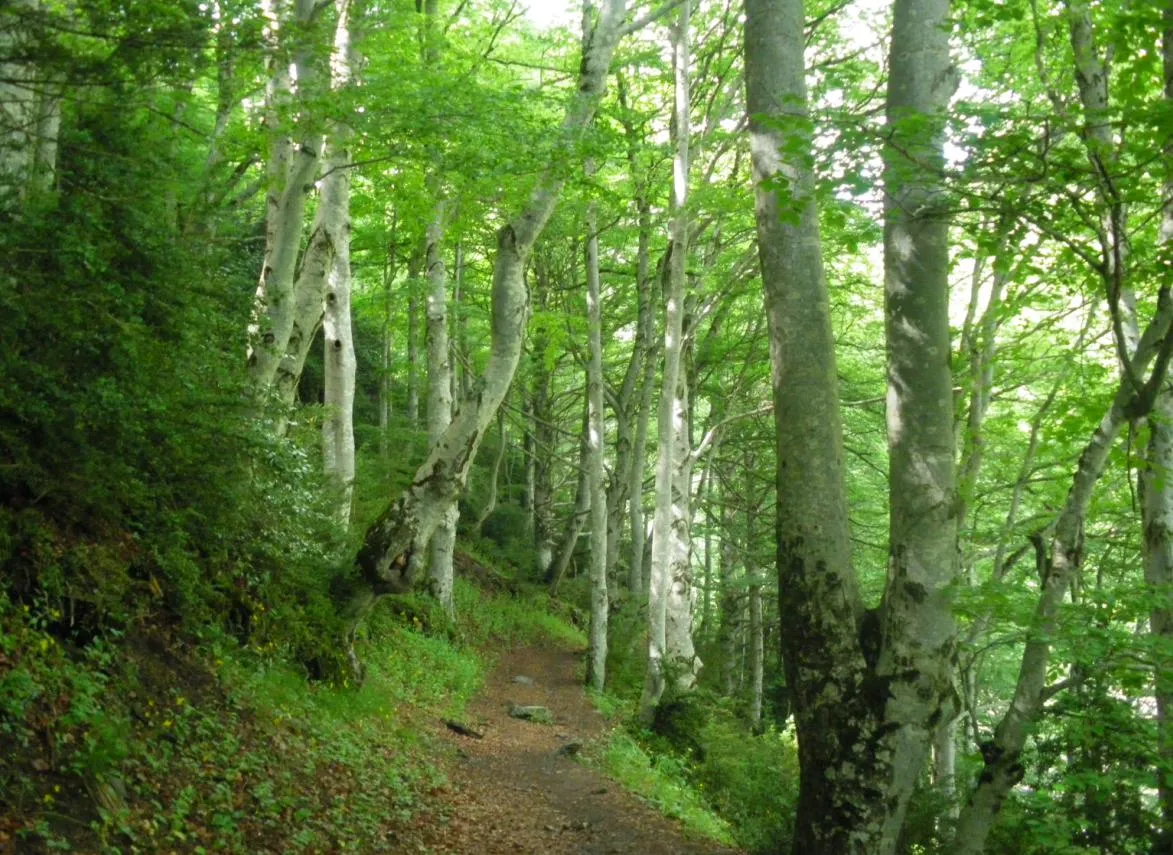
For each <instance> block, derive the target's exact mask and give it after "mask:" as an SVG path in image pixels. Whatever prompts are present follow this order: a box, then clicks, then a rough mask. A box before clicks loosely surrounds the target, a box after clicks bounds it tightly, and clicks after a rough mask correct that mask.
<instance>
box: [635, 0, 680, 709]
mask: <svg viewBox="0 0 1173 855" xmlns="http://www.w3.org/2000/svg"><path fill="white" fill-rule="evenodd" d="M690 12H691V2H690V0H684V2H683V3H682V4H681V6H680V14H679V19H678V22H677V25H676V27H675V29H674V30H673V36H672V57H673V63H672V64H673V69H674V72H675V102H674V110H673V121H672V136H673V140H674V143H675V155H674V159H673V169H672V176H673V178H672V197H671V203H672V204H671V207H672V222H671V226H670V234H671V245H670V247H669V250H668V257H667V259H666V260H665V263H664V285H665V287H664V302H665V320H664V371H663V374H662V377H661V386H660V406H659V419H658V427H659V431H658V436H659V450H658V455H657V459H656V513H655V519H654V522H653V534H652V573H651V583H650V585H649V587H648V664H647V678H646V680H645V684H644V692H643V698H642V700H641V702H640V707H641V710H642V715H643V717H644V719H645V720H650V719H651V717H652V715H653V714H654V712H655V708H656V705H657V704H658V703H659V702H660V697H661V696H662V695H663V693H664V688H665V677H666V674H665V666H666V665H667V653H668V651H667V637H666V633H667V615H668V599H669V596H670V595H671V590H670V588H671V585H672V578H671V572H672V561H673V555H674V541H673V536H672V530H673V522H674V517H673V515H674V508H673V501H672V500H673V476H674V475H675V474H676V460H675V459H674V457H675V454H676V446H677V433H678V432H679V431H683V430H684V429H685V428H684V425H683V424H682V423H680V422H679V421H678V419H679V414H678V413H677V411H676V399H677V389H678V386H679V383H680V360H681V353H682V350H683V342H682V340H681V339H682V337H683V332H684V293H685V273H686V269H685V265H686V262H687V259H688V209H687V202H688V169H689V157H688V144H689V126H690V123H689V106H690V99H689V45H688V25H689V17H690Z"/></svg>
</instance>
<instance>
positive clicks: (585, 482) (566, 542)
mask: <svg viewBox="0 0 1173 855" xmlns="http://www.w3.org/2000/svg"><path fill="white" fill-rule="evenodd" d="M589 416H590V413H589V408H588V407H587V406H584V407H583V419H582V441H581V442H580V443H579V446H580V447H579V454H578V487H577V488H576V489H575V493H574V510H573V511H572V512H571V514H570V519H569V520H567V521H566V530H565V533H564V534H563V535H562V543H561V544H560V545H559V547H558V550H557V552H555V553H554V560H553V561H551V562H550V569H549V570H548V571H547V572H546V584H547V585H548V586H549V590H550V596H551V597H556V596H558V586H559V585H561V584H562V577H563V576H565V575H566V568H567V567H569V566H570V559H571V558H572V557H573V556H574V548H575V546H576V545H577V544H578V538H579V535H581V534H582V529H583V526H585V525H586V520H587V516H588V515H589V514H590V510H591V491H590V483H589V479H588V474H587V473H588V462H587V457H588V456H589V455H590V442H589V439H588V434H589V432H590V422H589Z"/></svg>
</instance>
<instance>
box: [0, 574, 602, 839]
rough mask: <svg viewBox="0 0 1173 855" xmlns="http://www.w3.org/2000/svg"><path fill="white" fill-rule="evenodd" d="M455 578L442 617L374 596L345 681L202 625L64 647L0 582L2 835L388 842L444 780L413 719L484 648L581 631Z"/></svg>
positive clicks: (424, 719) (454, 713) (446, 693)
mask: <svg viewBox="0 0 1173 855" xmlns="http://www.w3.org/2000/svg"><path fill="white" fill-rule="evenodd" d="M460 591H461V598H460V601H461V605H462V610H461V613H460V615H461V616H460V617H459V618H458V619H457V621H456V622H455V623H454V624H452V625H451V626H447V625H445V624H444V623H443V622H442V621H436V620H435V614H436V610H435V607H434V606H433V605H430V604H428V605H427V608H425V609H422V610H421V611H418V612H417V611H416V610H415V609H414V608H412V605H413V604H412V603H411V602H400V603H397V604H396V603H388V605H389V606H390V608H387V609H381V610H380V611H378V612H377V613H376V614H375V615H374V616H373V618H372V620H371V621H370V622H369V624H368V625H367V627H366V629H365V632H364V638H363V639H362V641H361V642H360V644H359V649H360V650H361V653H362V656H363V661H364V663H365V665H366V676H365V680H364V682H363V684H362V685H361V686H359V687H357V688H356V687H353V686H347V685H341V684H340V685H330V684H328V683H322V682H315V681H312V680H310V679H309V678H308V676H307V673H306V671H305V669H304V668H302V667H299V666H298V665H297V664H296V663H295V662H292V661H290V660H289V658H288V657H287V656H282V655H279V654H278V653H276V652H275V650H274V645H273V643H272V642H264V643H262V644H259V645H254V644H249V645H241V644H240V643H239V642H238V641H236V640H235V639H233V638H232V637H230V636H228V635H226V634H224V633H223V632H220V631H215V630H209V631H207V632H205V633H203V634H197V635H195V636H189V637H187V638H186V639H181V638H179V637H175V636H171V637H168V636H165V635H162V634H160V633H154V634H139V633H135V632H132V633H131V634H129V635H124V634H123V633H121V632H109V633H107V634H105V635H103V636H101V637H99V638H95V639H93V640H91V641H90V643H89V644H88V645H87V646H86V647H85V649H84V651H79V650H78V649H76V648H75V647H74V646H73V645H71V644H68V643H66V644H63V643H62V642H61V641H60V640H59V638H58V637H57V636H55V635H54V634H53V633H52V632H50V631H48V630H49V629H50V625H49V624H48V622H47V621H49V620H51V619H52V618H53V614H52V613H50V614H48V615H44V616H43V615H41V614H40V613H38V612H37V611H36V610H34V609H31V608H28V607H23V606H22V607H18V606H14V605H13V604H12V603H11V601H10V600H8V599H7V598H6V597H3V598H0V665H2V666H3V668H2V669H0V752H2V753H3V755H4V756H5V757H6V758H8V759H7V762H6V764H5V766H4V767H3V771H2V773H0V774H2V777H0V792H3V794H4V796H3V799H4V801H3V805H4V807H5V814H4V824H3V825H2V826H0V834H3V835H4V836H3V837H2V838H0V839H3V840H6V841H15V842H16V844H17V845H18V847H20V849H19V851H22V852H23V851H43V850H54V849H69V850H72V849H83V850H85V849H91V850H101V851H102V852H134V851H139V852H155V851H165V850H167V849H170V848H178V849H181V850H182V851H192V852H200V851H209V852H210V851H228V852H239V853H249V852H255V851H257V850H258V849H262V848H263V849H267V850H270V851H283V852H297V851H319V852H320V851H331V852H399V851H402V845H403V844H402V841H401V840H400V838H399V837H397V836H396V835H397V834H399V833H403V834H409V833H410V829H409V821H410V819H411V817H412V815H413V813H414V812H415V810H416V809H417V808H418V807H419V806H420V804H421V800H424V799H426V797H427V795H428V793H430V792H432V791H433V790H434V789H435V788H436V787H437V786H439V785H441V784H442V783H443V778H442V776H441V774H440V773H439V772H438V771H437V769H436V767H435V765H434V761H433V759H432V756H431V750H432V749H430V747H429V739H428V737H427V736H426V733H427V731H428V729H429V727H430V726H432V725H433V724H434V722H435V721H436V720H437V719H438V718H439V717H457V718H458V717H460V716H461V715H462V713H463V708H464V705H465V703H466V702H467V701H468V700H469V698H470V697H471V696H472V694H473V693H474V692H475V691H476V690H477V688H478V687H479V686H480V682H481V679H482V677H483V675H484V672H485V669H486V667H487V666H488V665H489V664H490V662H491V657H492V653H491V650H492V648H494V647H496V646H499V645H503V644H511V643H515V642H530V643H540V642H544V643H567V642H578V643H579V644H581V641H582V639H581V634H579V633H578V632H577V630H575V629H574V628H573V627H571V626H569V625H567V624H565V623H564V622H562V621H560V620H559V619H558V618H557V617H555V616H552V615H551V614H550V613H549V611H548V610H546V609H545V608H544V607H543V603H542V599H541V596H540V595H536V594H535V595H533V597H532V598H531V599H527V600H520V601H519V600H517V599H515V598H514V597H512V596H510V595H507V594H506V595H501V594H492V593H480V592H479V591H478V589H477V588H476V587H475V586H474V585H472V584H471V583H467V582H463V581H462V584H461V586H460ZM416 604H417V605H424V604H425V601H419V602H418V603H416ZM58 617H59V616H58ZM266 637H270V636H266ZM456 638H459V639H462V641H456V640H454V639H456Z"/></svg>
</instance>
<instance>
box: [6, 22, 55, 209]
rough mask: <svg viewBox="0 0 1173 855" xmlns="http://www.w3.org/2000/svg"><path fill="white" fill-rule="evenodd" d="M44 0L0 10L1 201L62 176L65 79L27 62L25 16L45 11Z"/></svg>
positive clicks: (48, 186) (16, 199)
mask: <svg viewBox="0 0 1173 855" xmlns="http://www.w3.org/2000/svg"><path fill="white" fill-rule="evenodd" d="M42 9H43V3H42V0H11V2H10V3H8V4H7V8H6V9H4V10H0V200H2V201H4V203H5V204H8V203H9V202H19V200H21V199H23V198H26V197H27V196H29V195H30V194H40V193H45V192H48V191H49V190H51V189H52V188H53V186H54V184H55V183H56V177H57V140H58V135H59V132H60V128H61V97H60V89H61V84H60V81H59V80H56V79H54V76H53V75H51V74H49V73H48V72H46V71H45V70H43V69H41V68H38V67H37V65H36V63H35V62H33V61H31V60H30V61H22V60H21V59H19V56H20V54H21V53H22V52H23V51H24V50H25V49H26V48H27V45H25V44H23V39H22V35H23V29H22V27H21V25H20V17H21V16H23V15H35V14H36V13H38V12H40V11H42Z"/></svg>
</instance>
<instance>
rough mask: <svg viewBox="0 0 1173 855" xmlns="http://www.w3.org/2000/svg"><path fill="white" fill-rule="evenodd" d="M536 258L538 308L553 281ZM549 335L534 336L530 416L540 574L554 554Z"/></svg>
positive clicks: (537, 568) (536, 558) (541, 330)
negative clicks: (548, 358) (531, 420)
mask: <svg viewBox="0 0 1173 855" xmlns="http://www.w3.org/2000/svg"><path fill="white" fill-rule="evenodd" d="M538 261H539V260H535V265H534V266H535V270H534V284H535V286H536V293H535V294H534V300H533V303H534V306H535V307H536V308H537V309H538V310H543V309H545V307H546V299H547V294H548V293H549V289H550V283H549V282H548V281H547V278H548V276H549V271H548V270H547V269H546V267H545V265H543V264H540V263H538ZM548 347H549V339H548V336H547V333H546V331H545V329H544V328H542V327H539V329H538V330H537V332H536V333H535V334H534V337H533V359H532V361H531V366H532V368H533V396H532V398H531V399H530V416H531V417H532V419H533V428H532V430H533V433H532V437H533V444H532V446H531V447H532V448H533V455H532V457H531V458H530V460H531V462H532V464H533V494H532V496H531V498H532V501H533V504H532V505H531V508H532V510H533V533H534V561H535V567H534V569H535V571H536V572H537V574H538V576H539V577H545V575H546V574H547V573H548V572H549V569H550V561H551V560H553V557H554V482H553V474H554V473H553V464H554V458H555V457H556V455H555V453H554V443H555V442H556V440H557V438H556V436H555V435H554V424H553V415H552V413H551V412H550V379H551V378H550V375H551V373H552V372H551V369H550V365H549V363H548V361H547V353H546V351H547V349H548Z"/></svg>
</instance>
